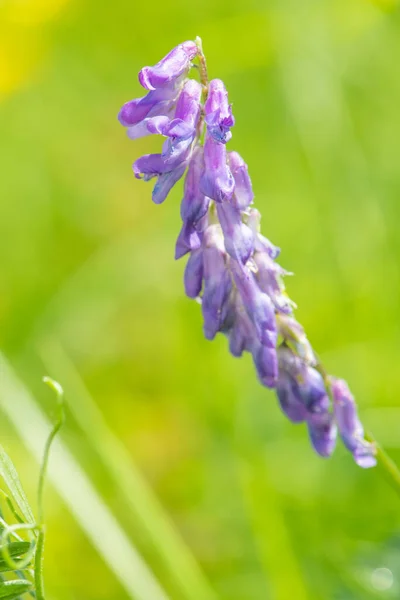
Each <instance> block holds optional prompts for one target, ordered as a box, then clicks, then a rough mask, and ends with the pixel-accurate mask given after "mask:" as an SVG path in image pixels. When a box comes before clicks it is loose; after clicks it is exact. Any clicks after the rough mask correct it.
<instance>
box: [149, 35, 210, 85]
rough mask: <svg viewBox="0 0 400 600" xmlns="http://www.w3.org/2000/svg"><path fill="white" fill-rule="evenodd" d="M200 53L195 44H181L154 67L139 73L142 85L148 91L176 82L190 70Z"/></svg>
mask: <svg viewBox="0 0 400 600" xmlns="http://www.w3.org/2000/svg"><path fill="white" fill-rule="evenodd" d="M198 51H199V50H198V47H197V46H196V44H195V43H194V42H183V44H179V46H176V48H174V49H173V50H171V52H169V54H167V56H165V57H164V58H162V59H161V60H160V62H158V63H157V64H156V65H154V67H143V69H142V70H141V71H140V72H139V82H140V84H141V85H142V86H143V87H144V88H146V89H147V90H154V89H156V88H161V87H164V86H165V85H168V84H169V83H171V82H174V81H176V80H177V79H178V78H179V77H180V76H181V75H183V74H184V73H186V72H187V71H188V70H189V68H190V67H191V61H192V60H193V59H194V58H195V57H196V56H197V54H198Z"/></svg>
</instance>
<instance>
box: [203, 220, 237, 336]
mask: <svg viewBox="0 0 400 600" xmlns="http://www.w3.org/2000/svg"><path fill="white" fill-rule="evenodd" d="M203 247H204V250H203V268H204V291H203V299H202V312H203V318H204V335H205V337H206V338H207V339H208V340H212V339H214V337H215V336H216V334H217V333H218V331H220V329H221V327H222V324H223V317H222V308H223V306H224V304H225V302H226V301H227V299H228V297H229V294H230V292H231V290H232V281H231V277H230V273H229V271H228V269H227V265H226V260H227V257H226V254H225V249H224V245H223V237H222V232H221V230H220V227H219V225H210V227H208V228H207V229H206V231H205V234H204V241H203Z"/></svg>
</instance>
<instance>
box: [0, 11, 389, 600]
mask: <svg viewBox="0 0 400 600" xmlns="http://www.w3.org/2000/svg"><path fill="white" fill-rule="evenodd" d="M196 35H200V36H201V37H202V38H203V46H204V50H205V53H206V55H207V59H208V65H209V71H210V75H211V76H212V77H220V78H222V79H224V81H225V83H226V85H227V88H228V90H229V94H230V99H231V101H232V102H233V106H234V113H235V116H236V126H235V128H234V129H233V140H232V142H231V143H230V147H231V148H234V149H235V150H237V151H239V152H240V153H241V154H242V155H243V156H244V157H245V159H246V160H247V162H248V164H249V168H250V172H251V175H252V179H253V185H254V189H255V192H256V203H257V207H258V208H259V209H260V210H261V211H262V214H263V221H262V226H263V231H264V233H265V234H266V235H267V236H268V237H269V238H270V239H272V241H273V242H275V243H276V244H278V245H279V246H281V248H282V255H281V262H282V264H283V265H284V266H285V267H286V268H287V269H288V270H290V271H294V272H295V274H296V277H294V278H292V279H290V280H288V281H287V286H288V290H289V293H290V296H291V297H292V298H294V299H295V300H296V301H297V303H298V305H299V309H298V311H297V316H298V318H299V320H300V321H301V322H302V323H303V325H304V326H305V327H306V329H307V331H308V335H309V337H310V339H311V341H312V343H313V344H314V345H315V347H316V348H317V350H318V351H319V353H320V355H321V357H322V359H323V361H324V363H325V365H326V367H327V368H328V370H329V371H330V372H332V373H334V374H337V375H340V376H343V377H345V378H347V379H348V381H349V384H350V386H351V388H352V390H353V392H354V393H355V395H356V397H357V399H358V402H359V405H360V413H361V416H362V418H363V420H364V421H365V423H366V424H367V426H368V427H369V428H371V429H372V430H373V431H374V433H375V435H376V436H377V437H378V438H379V439H380V441H381V442H382V443H383V444H385V445H386V447H387V449H388V450H389V451H390V452H391V454H392V455H393V457H394V458H395V459H400V452H399V448H400V433H399V432H400V405H399V389H400V380H399V369H398V362H399V360H400V350H399V323H400V310H399V291H400V290H399V285H400V279H399V269H400V237H399V222H400V202H399V198H400V167H399V165H400V158H399V157H400V142H399V140H400V110H399V106H400V74H399V69H398V64H399V62H400V14H399V10H398V8H397V3H396V2H394V1H393V0H391V1H389V0H376V1H372V0H371V1H368V0H331V1H322V0H268V1H265V0H248V1H247V2H242V1H239V0H230V1H229V2H228V1H227V0H217V1H215V0H205V1H203V2H200V3H197V4H196V3H195V4H194V3H191V2H187V0H176V1H174V2H165V1H161V0H153V1H152V2H141V3H139V2H136V1H133V2H132V1H128V0H114V1H113V2H111V3H110V2H105V0H3V2H2V3H1V4H0V165H1V168H0V198H1V209H2V210H1V219H0V252H1V270H0V291H1V293H0V318H1V328H0V339H1V345H2V348H3V351H4V353H5V355H6V357H7V358H8V360H9V361H10V362H11V364H12V365H13V368H14V369H15V371H16V373H17V375H18V377H19V378H20V379H21V380H22V381H24V383H25V385H26V386H27V387H28V388H29V389H30V390H31V392H32V394H33V395H34V396H35V397H36V399H37V402H40V404H41V405H42V407H43V408H44V409H45V410H46V411H47V412H50V413H51V410H52V403H51V399H50V398H48V397H47V395H46V394H43V391H42V384H41V376H42V375H43V374H44V373H48V374H49V375H50V376H52V377H55V378H56V379H58V380H60V381H61V383H62V385H63V387H64V390H65V394H66V399H67V402H68V398H70V399H71V403H70V406H71V408H70V414H69V416H68V421H67V425H66V428H65V431H64V433H63V436H62V437H63V440H64V442H65V444H66V446H67V447H68V448H69V451H70V452H71V453H72V456H74V457H75V459H76V460H77V461H78V462H79V463H80V465H81V467H82V469H83V471H84V472H85V474H86V477H87V478H88V479H89V480H90V481H91V482H92V484H93V485H94V487H95V489H97V491H98V493H99V496H100V497H101V499H102V502H103V503H104V505H105V506H106V507H108V509H109V511H110V512H111V513H112V514H114V515H115V517H116V519H117V520H118V521H119V523H120V525H121V526H122V529H123V530H124V532H125V534H126V536H128V538H129V539H130V542H131V544H132V546H134V547H136V549H137V550H138V552H139V553H140V554H141V555H142V556H143V558H144V560H145V561H146V563H147V565H148V567H149V569H150V570H151V571H152V573H153V574H154V577H155V578H156V579H157V580H158V582H159V583H160V585H161V586H162V588H163V589H164V590H165V593H166V594H167V596H168V597H169V598H171V599H172V600H193V599H194V598H197V599H198V600H201V599H202V598H203V599H205V598H206V592H204V593H203V591H201V590H197V591H196V589H194V588H195V586H192V591H191V592H187V593H185V591H184V590H183V588H184V586H183V587H182V586H180V585H179V581H178V580H179V576H180V574H179V569H176V573H175V576H173V575H171V568H170V569H168V568H166V567H165V565H166V560H167V555H168V552H165V550H167V551H168V547H169V546H168V544H169V541H170V539H172V538H171V536H170V533H171V532H167V533H166V532H165V528H164V527H163V526H161V525H160V526H159V521H158V520H154V519H153V516H154V514H158V515H159V514H163V513H161V512H159V507H158V508H157V511H158V512H157V513H153V512H152V510H148V514H147V516H146V517H145V518H144V524H145V526H143V523H141V524H140V523H139V519H138V518H137V515H136V514H135V510H137V511H139V512H140V511H142V516H143V514H144V513H145V512H146V510H145V509H146V501H145V499H143V498H145V496H143V497H141V496H136V495H135V494H132V495H131V496H130V497H128V494H127V489H126V488H124V485H125V483H126V478H125V476H124V473H125V474H126V473H127V472H129V464H130V463H131V464H132V465H133V466H132V469H133V468H134V469H135V473H136V474H139V475H138V476H139V477H140V473H141V474H142V475H143V477H144V479H145V481H147V482H148V484H149V485H150V488H151V489H152V490H153V491H154V493H155V494H156V496H157V497H158V499H159V500H160V502H161V504H162V507H163V510H164V512H165V513H166V514H168V515H169V516H170V517H171V519H172V523H173V527H174V531H175V534H177V535H179V536H180V537H181V538H182V539H183V541H184V543H185V544H186V546H187V547H188V549H189V550H188V551H190V552H191V553H192V555H193V556H194V558H195V560H196V561H197V563H198V564H199V565H200V568H201V569H202V571H203V574H204V577H205V578H207V580H208V581H209V582H210V585H211V587H212V588H213V589H214V590H215V593H216V597H217V598H220V599H223V600H264V599H266V598H268V599H271V600H289V599H291V598H296V600H327V599H332V600H333V599H335V600H336V599H337V600H356V599H357V600H358V599H360V598H362V599H363V600H364V599H368V598H398V597H399V595H400V567H399V565H400V534H399V524H400V519H399V515H400V511H399V504H398V499H397V498H396V497H395V495H394V493H393V492H392V490H391V489H390V488H389V487H388V486H387V484H386V482H385V481H384V480H383V479H381V478H380V477H379V473H378V472H377V471H374V470H372V471H368V472H365V471H363V470H361V469H359V468H357V467H356V466H355V465H354V463H353V462H352V460H351V457H350V456H349V455H348V453H347V452H345V451H344V450H343V449H342V448H340V447H339V448H338V450H337V452H336V453H335V455H334V457H333V458H332V459H331V460H329V461H323V460H322V459H320V458H318V457H316V456H315V455H314V454H313V452H312V451H311V449H310V446H309V443H308V440H307V435H306V431H305V430H304V428H303V427H302V426H294V425H291V424H290V423H288V422H287V421H286V420H285V418H284V417H283V416H282V415H281V413H280V412H279V410H278V407H277V404H276V401H275V398H274V395H273V393H271V392H268V391H266V390H265V389H263V388H262V387H261V386H260V385H259V384H258V383H257V381H256V379H255V376H254V373H253V368H252V365H251V363H250V361H248V360H247V359H246V358H244V359H243V360H237V359H234V358H232V357H231V356H230V355H229V353H228V351H227V347H226V341H225V340H224V339H223V338H222V337H221V339H217V340H216V341H214V342H213V343H210V342H207V341H205V340H204V339H203V336H202V332H201V318H200V313H199V307H198V306H197V305H196V303H194V302H191V301H189V300H187V299H186V298H185V297H184V294H183V286H182V272H183V268H184V260H182V261H180V262H177V263H176V262H174V260H173V254H174V241H175V237H176V235H177V232H178V230H179V227H180V218H179V201H180V194H179V189H176V190H174V192H173V193H172V194H171V195H170V197H169V198H168V199H167V201H166V203H165V205H164V206H161V207H156V206H154V205H153V204H152V203H151V184H149V185H146V184H145V183H143V182H140V181H136V180H135V179H134V177H133V175H132V173H131V169H130V163H131V162H132V161H133V160H134V158H135V157H137V156H138V155H139V154H140V153H144V152H151V151H156V148H157V147H158V146H159V143H158V141H157V140H150V139H144V140H141V141H140V140H139V141H138V142H135V143H132V142H130V141H129V140H128V139H127V138H126V137H125V135H124V131H123V129H122V128H121V127H120V126H119V125H118V123H117V120H116V114H117V112H118V110H119V107H120V105H121V104H122V103H123V102H125V101H126V100H129V99H131V98H133V97H137V96H138V95H140V93H141V90H140V86H139V84H138V82H137V72H138V70H139V68H140V67H141V66H143V65H145V64H153V63H154V62H156V61H157V60H158V59H159V58H161V56H163V55H164V54H165V53H166V52H167V51H168V50H169V49H170V48H171V47H173V46H174V45H175V44H177V43H179V42H181V41H183V40H185V39H193V38H194V37H195V36H196ZM178 187H179V186H178ZM84 386H86V388H87V390H88V391H89V394H90V396H91V397H92V399H94V400H95V402H96V404H97V406H98V408H99V409H100V416H99V415H98V413H97V412H96V411H95V412H94V413H93V410H94V407H93V405H92V404H91V402H92V400H90V399H89V398H88V397H86V396H85V394H86V391H85V388H84ZM5 389H7V390H8V388H2V393H3V396H4V393H5ZM86 401H87V402H89V405H88V404H87V402H86ZM1 402H2V404H3V405H4V403H6V402H7V403H10V404H11V403H13V395H12V394H9V395H7V397H2V399H1ZM80 405H81V406H82V410H84V411H85V412H84V414H82V415H81V414H80V413H79V407H80ZM92 409H93V410H92ZM8 414H9V413H8ZM32 414H35V413H32ZM98 418H99V419H100V421H98ZM19 419H20V420H21V422H22V421H24V419H27V417H26V416H25V415H24V413H23V412H21V414H20V416H19ZM25 426H26V430H27V431H28V430H29V431H30V432H31V435H32V436H35V422H32V421H30V422H29V423H25V425H24V427H25ZM17 429H18V428H17ZM0 432H1V436H2V443H3V445H4V446H5V447H6V448H7V451H8V452H9V453H10V454H11V455H12V456H13V459H14V461H15V463H16V465H17V467H18V470H19V473H20V476H21V479H22V480H23V481H24V483H25V486H26V488H27V491H28V493H29V495H30V496H32V497H33V494H34V493H35V491H34V490H35V484H36V480H37V465H36V463H35V462H34V460H33V458H32V457H31V456H30V454H29V452H27V451H26V450H25V446H24V440H23V439H21V438H20V437H18V435H17V433H16V430H15V428H14V427H13V425H12V423H11V422H10V421H9V420H8V419H6V418H5V417H4V418H2V419H1V429H0ZM39 433H40V435H41V434H42V429H40V432H38V435H39ZM115 436H116V437H115ZM116 438H117V440H118V441H117V442H116ZM41 439H43V438H42V437H41ZM121 444H122V446H121ZM117 448H118V450H117ZM60 464H61V463H60ZM119 464H120V465H121V464H122V465H123V466H122V467H121V471H120V472H118V471H117V470H116V469H117V467H118V465H119ZM135 476H136V475H135ZM131 483H132V482H131ZM142 483H143V482H142ZM67 485H69V484H67ZM140 485H142V484H140ZM146 489H147V488H146ZM70 494H71V496H73V494H74V488H73V484H72V483H71V492H70ZM153 500H154V498H152V502H153ZM134 509H135V510H134ZM96 514H97V513H96ZM46 517H47V519H46V520H47V526H48V537H47V545H46V563H45V565H46V584H47V591H48V596H49V598H50V599H51V598H57V600H70V599H71V600H72V599H76V598H79V599H82V598H84V599H85V600H95V599H96V600H101V599H102V598H104V599H107V600H114V599H115V600H117V599H118V600H122V599H125V598H129V597H134V596H133V595H132V594H131V595H128V594H129V592H128V591H127V589H126V588H124V587H123V585H121V582H120V581H119V582H118V579H117V578H116V576H115V572H113V571H112V569H110V565H109V563H108V561H107V555H108V554H107V552H108V550H110V549H109V548H108V549H107V552H106V553H103V554H102V557H100V554H99V551H98V547H95V545H92V541H89V538H87V537H86V535H85V533H83V530H82V529H81V527H80V525H78V524H77V522H76V521H75V519H74V517H73V516H72V514H71V513H70V511H69V509H68V508H67V504H65V503H64V501H62V500H61V499H60V497H59V496H58V495H57V494H56V493H55V492H53V493H51V492H50V498H49V500H48V502H46ZM146 519H147V521H146ZM146 522H147V525H146ZM160 523H161V521H160ZM146 528H147V529H148V528H150V529H151V530H152V535H153V538H154V535H156V537H157V535H158V536H159V545H160V548H163V549H164V554H163V553H162V552H160V551H159V549H158V548H157V543H154V539H153V542H152V543H150V542H149V535H148V532H147V529H146ZM146 532H147V533H146ZM174 539H175V538H174ZM99 543H100V544H101V540H100V541H99ZM104 543H108V542H107V540H105V542H104ZM179 548H182V546H179ZM112 550H113V549H111V551H112ZM177 556H178V555H177V553H176V552H175V547H171V552H170V557H169V560H170V561H171V565H172V571H173V565H174V564H175V563H174V561H176V564H177V566H178V565H179V564H180V562H179V560H178V558H177ZM171 565H170V566H171ZM381 568H385V569H389V570H390V571H391V572H392V576H393V582H391V581H390V578H389V579H388V577H387V576H388V573H387V572H386V571H379V570H378V571H377V569H381ZM184 577H185V575H184V574H183V575H182V578H184ZM385 577H386V579H385ZM383 588H387V589H386V590H385V591H384V590H383ZM207 589H208V588H207ZM148 600H153V598H151V597H149V599H148Z"/></svg>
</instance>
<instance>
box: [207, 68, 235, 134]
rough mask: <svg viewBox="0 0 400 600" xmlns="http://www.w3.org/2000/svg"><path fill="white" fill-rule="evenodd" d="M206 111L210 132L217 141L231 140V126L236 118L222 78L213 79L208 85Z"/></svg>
mask: <svg viewBox="0 0 400 600" xmlns="http://www.w3.org/2000/svg"><path fill="white" fill-rule="evenodd" d="M204 112H205V122H206V125H207V130H208V133H209V134H210V135H211V136H212V137H213V138H214V140H215V141H216V142H221V143H223V144H226V143H227V142H229V140H230V139H231V137H232V133H231V131H230V128H231V127H233V125H234V124H235V119H234V118H233V115H232V108H231V106H230V104H229V103H228V92H227V91H226V88H225V86H224V84H223V83H222V81H221V80H220V79H213V80H212V81H210V83H209V85H208V97H207V101H206V103H205V105H204Z"/></svg>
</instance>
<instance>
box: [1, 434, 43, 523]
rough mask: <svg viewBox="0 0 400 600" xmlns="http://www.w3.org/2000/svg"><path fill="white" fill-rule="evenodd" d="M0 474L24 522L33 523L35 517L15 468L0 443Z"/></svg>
mask: <svg viewBox="0 0 400 600" xmlns="http://www.w3.org/2000/svg"><path fill="white" fill-rule="evenodd" d="M0 475H1V477H2V478H3V479H4V481H5V483H6V485H7V487H8V489H9V491H10V494H11V495H12V497H13V499H14V502H15V503H16V504H17V506H18V508H19V510H20V511H21V514H22V516H23V517H24V519H25V521H26V523H30V524H32V525H33V524H34V523H35V517H34V516H33V512H32V509H31V507H30V505H29V502H28V498H27V497H26V494H25V492H24V489H23V487H22V484H21V481H20V478H19V476H18V473H17V470H16V468H15V467H14V464H13V462H12V460H11V458H10V457H9V456H8V454H7V453H6V451H5V450H4V448H3V446H1V445H0Z"/></svg>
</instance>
